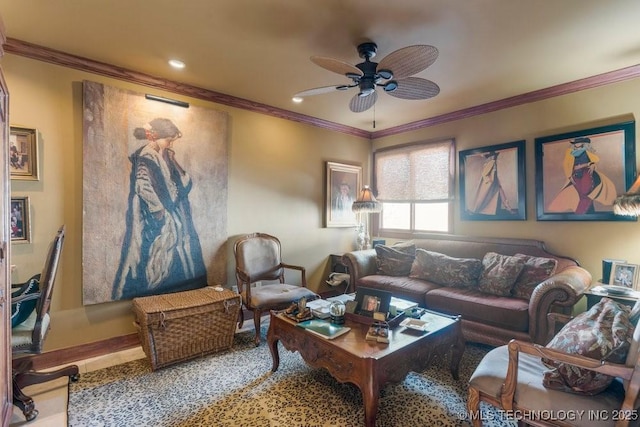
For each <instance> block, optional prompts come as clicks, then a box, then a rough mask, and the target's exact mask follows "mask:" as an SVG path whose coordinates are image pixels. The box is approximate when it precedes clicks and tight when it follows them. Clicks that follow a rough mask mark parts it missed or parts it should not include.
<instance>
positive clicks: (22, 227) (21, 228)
mask: <svg viewBox="0 0 640 427" xmlns="http://www.w3.org/2000/svg"><path fill="white" fill-rule="evenodd" d="M10 218H11V243H31V220H30V218H31V217H30V213H29V198H28V197H12V198H11V217H10Z"/></svg>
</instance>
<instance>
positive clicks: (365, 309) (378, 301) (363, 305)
mask: <svg viewBox="0 0 640 427" xmlns="http://www.w3.org/2000/svg"><path fill="white" fill-rule="evenodd" d="M391 296H392V294H391V292H389V291H383V290H379V289H373V288H367V287H363V286H359V287H358V289H357V290H356V298H355V301H356V313H357V314H359V315H361V316H367V317H374V318H375V317H376V313H383V314H384V316H383V317H382V320H385V319H386V315H387V313H389V305H390V304H391Z"/></svg>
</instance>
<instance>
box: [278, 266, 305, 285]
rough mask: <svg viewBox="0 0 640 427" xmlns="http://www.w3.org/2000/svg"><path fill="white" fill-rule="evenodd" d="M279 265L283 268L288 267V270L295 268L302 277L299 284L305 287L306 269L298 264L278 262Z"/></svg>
mask: <svg viewBox="0 0 640 427" xmlns="http://www.w3.org/2000/svg"><path fill="white" fill-rule="evenodd" d="M280 265H281V266H282V267H284V268H288V269H290V270H297V271H299V272H300V274H301V276H302V278H301V281H302V282H301V284H302V286H304V287H305V288H306V287H307V274H306V273H307V270H306V269H305V268H304V267H301V266H299V265H291V264H285V263H280Z"/></svg>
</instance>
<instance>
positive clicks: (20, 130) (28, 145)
mask: <svg viewBox="0 0 640 427" xmlns="http://www.w3.org/2000/svg"><path fill="white" fill-rule="evenodd" d="M37 135H38V131H37V130H36V129H30V128H24V127H18V126H11V131H10V133H9V171H10V173H11V179H18V180H20V179H21V180H27V181H37V180H38V179H39V178H38V136H37Z"/></svg>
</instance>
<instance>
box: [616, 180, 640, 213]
mask: <svg viewBox="0 0 640 427" xmlns="http://www.w3.org/2000/svg"><path fill="white" fill-rule="evenodd" d="M613 213H615V214H616V215H626V216H640V175H638V178H636V182H634V183H633V185H632V186H631V188H630V189H629V191H627V192H626V193H624V194H623V195H621V196H618V198H616V200H615V202H613Z"/></svg>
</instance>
